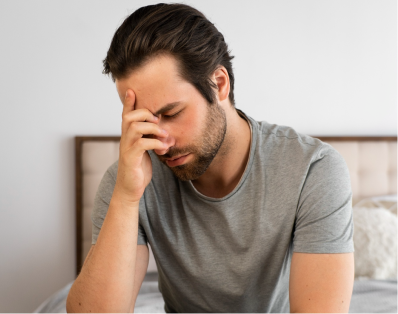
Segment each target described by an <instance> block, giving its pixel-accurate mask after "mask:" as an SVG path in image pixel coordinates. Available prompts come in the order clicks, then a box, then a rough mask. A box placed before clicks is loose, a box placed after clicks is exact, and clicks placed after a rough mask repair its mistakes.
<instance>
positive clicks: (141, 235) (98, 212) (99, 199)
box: [91, 162, 148, 245]
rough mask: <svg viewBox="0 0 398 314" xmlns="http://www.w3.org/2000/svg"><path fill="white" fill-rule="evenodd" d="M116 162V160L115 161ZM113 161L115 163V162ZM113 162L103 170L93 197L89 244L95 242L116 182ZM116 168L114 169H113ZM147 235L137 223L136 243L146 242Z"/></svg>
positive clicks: (142, 199)
mask: <svg viewBox="0 0 398 314" xmlns="http://www.w3.org/2000/svg"><path fill="white" fill-rule="evenodd" d="M116 163H117V162H116ZM116 163H115V164H116ZM115 164H113V165H112V166H110V167H109V168H108V170H107V171H106V172H105V174H104V176H103V177H102V180H101V182H100V184H99V186H98V189H97V193H96V195H95V198H94V207H93V211H92V213H91V221H92V241H91V244H95V243H97V238H98V235H99V233H100V231H101V227H102V224H103V223H104V219H105V216H106V213H107V212H108V208H109V203H110V202H111V198H112V194H113V190H114V188H115V184H116V173H117V165H115ZM115 168H116V171H115ZM139 206H140V207H142V206H145V204H144V198H143V197H142V198H141V200H140V205H139ZM147 242H148V241H147V237H146V234H145V230H144V228H143V227H142V225H141V224H140V223H139V224H138V241H137V244H143V245H146V244H147Z"/></svg>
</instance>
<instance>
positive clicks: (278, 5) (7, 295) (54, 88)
mask: <svg viewBox="0 0 398 314" xmlns="http://www.w3.org/2000/svg"><path fill="white" fill-rule="evenodd" d="M151 3H156V1H110V0H109V1H103V0H101V1H99V0H95V1H94V0H92V1H80V0H79V1H77V0H74V1H71V0H69V1H31V0H29V1H28V0H26V1H15V0H13V1H11V0H9V1H6V0H2V1H0V83H1V94H0V101H1V107H0V108H1V113H0V131H1V140H2V141H1V142H2V143H1V163H0V167H1V168H0V170H1V180H0V184H1V185H0V193H1V194H0V210H1V219H0V237H1V242H0V312H31V311H33V310H34V309H35V308H36V307H37V306H39V304H40V303H41V302H42V301H44V300H45V299H46V298H47V297H49V296H50V295H51V294H52V293H54V292H55V291H56V290H58V289H60V288H62V287H63V286H64V285H65V284H67V283H68V282H70V281H72V280H73V279H74V275H75V205H74V197H75V195H74V146H73V143H74V142H73V138H74V136H76V135H120V123H121V110H122V105H121V103H120V101H119V98H118V96H117V93H116V89H115V85H114V83H113V82H112V81H111V79H110V78H108V77H106V76H104V75H103V74H102V73H101V71H102V60H103V59H104V57H105V55H106V52H107V50H108V48H109V44H110V41H111V38H112V36H113V34H114V32H115V30H116V29H117V27H118V26H119V25H120V24H121V23H122V21H123V20H124V18H125V17H126V16H127V15H128V14H130V13H131V12H133V11H134V10H135V9H137V8H139V7H141V6H143V5H147V4H151ZM185 3H187V4H191V5H193V6H195V7H196V8H198V9H199V10H201V11H203V13H204V14H205V15H206V16H207V17H208V18H209V19H210V20H211V21H212V22H213V23H215V25H216V26H217V27H218V29H219V30H220V31H221V32H222V33H223V34H224V36H225V39H226V41H227V43H228V44H229V47H230V49H231V51H232V54H233V55H234V56H235V59H234V63H233V64H234V71H235V76H236V89H235V93H236V106H237V108H239V109H242V110H243V111H245V112H246V113H247V114H249V115H250V116H252V117H253V118H255V119H256V120H265V121H267V122H269V123H276V124H281V125H288V126H291V127H293V128H295V129H296V130H297V131H299V132H301V133H306V134H310V135H370V136H377V135H396V133H397V108H396V101H397V24H396V22H397V4H396V1H393V0H383V1H380V0H375V1H367V0H355V1H352V0H341V1H340V0H330V1H322V0H308V1H302V0H301V1H280V0H275V1H260V0H258V1H249V0H245V1H231V0H224V1H220V0H219V1H204V0H200V1H186V2H185Z"/></svg>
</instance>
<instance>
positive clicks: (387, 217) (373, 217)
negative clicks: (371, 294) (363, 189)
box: [353, 199, 397, 279]
mask: <svg viewBox="0 0 398 314" xmlns="http://www.w3.org/2000/svg"><path fill="white" fill-rule="evenodd" d="M381 204H383V202H382V200H374V199H367V200H364V201H361V202H359V203H358V204H357V205H356V206H354V207H353V220H354V249H355V253H354V259H355V278H356V279H397V215H396V212H397V206H396V201H395V207H394V204H392V206H389V207H388V208H384V207H381V206H379V205H381ZM383 205H384V204H383ZM385 205H386V204H385ZM388 205H391V204H388Z"/></svg>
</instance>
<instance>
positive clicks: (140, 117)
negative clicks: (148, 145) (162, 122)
mask: <svg viewBox="0 0 398 314" xmlns="http://www.w3.org/2000/svg"><path fill="white" fill-rule="evenodd" d="M133 122H151V123H155V124H157V122H158V118H157V117H155V116H154V115H153V114H152V113H151V112H150V111H149V110H148V109H138V110H134V111H130V112H126V113H124V112H123V116H122V133H125V132H127V130H128V128H129V127H130V124H131V123H133Z"/></svg>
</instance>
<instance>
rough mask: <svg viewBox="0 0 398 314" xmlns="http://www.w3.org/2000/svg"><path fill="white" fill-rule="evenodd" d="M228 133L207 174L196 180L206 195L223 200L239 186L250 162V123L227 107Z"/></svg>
mask: <svg viewBox="0 0 398 314" xmlns="http://www.w3.org/2000/svg"><path fill="white" fill-rule="evenodd" d="M225 113H226V118H227V130H226V134H225V138H224V141H223V144H222V145H221V147H220V150H219V151H218V153H217V155H216V157H215V158H214V160H213V161H212V163H211V164H210V166H209V168H208V169H207V170H206V172H205V173H204V174H203V175H202V176H200V177H199V178H198V179H196V180H193V181H192V184H193V185H194V187H195V188H196V189H197V190H198V191H199V192H200V193H202V194H203V195H206V196H209V197H214V198H222V197H224V196H226V195H228V194H229V193H230V192H232V191H233V189H234V188H235V187H236V186H237V185H238V183H239V181H240V179H241V178H242V175H243V173H244V171H245V169H246V165H247V162H248V160H249V152H250V142H251V132H250V126H249V124H248V122H247V121H246V120H245V119H244V118H242V117H240V116H239V114H238V112H237V111H236V109H235V108H234V107H232V106H231V105H229V106H227V108H225Z"/></svg>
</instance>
